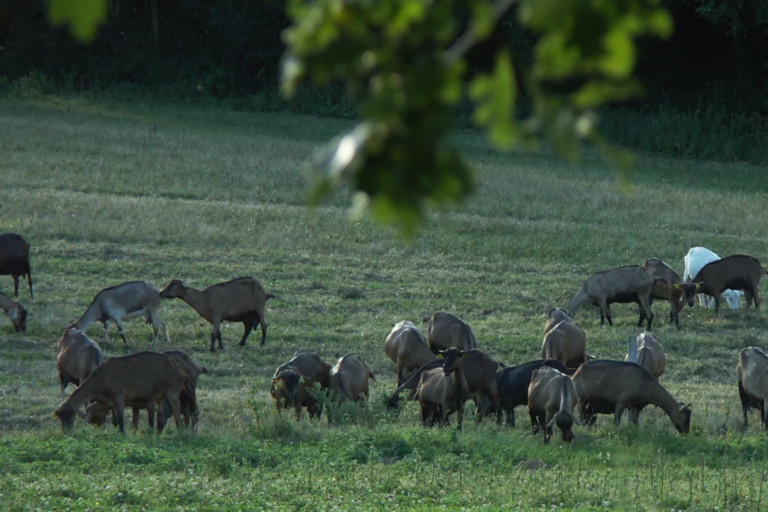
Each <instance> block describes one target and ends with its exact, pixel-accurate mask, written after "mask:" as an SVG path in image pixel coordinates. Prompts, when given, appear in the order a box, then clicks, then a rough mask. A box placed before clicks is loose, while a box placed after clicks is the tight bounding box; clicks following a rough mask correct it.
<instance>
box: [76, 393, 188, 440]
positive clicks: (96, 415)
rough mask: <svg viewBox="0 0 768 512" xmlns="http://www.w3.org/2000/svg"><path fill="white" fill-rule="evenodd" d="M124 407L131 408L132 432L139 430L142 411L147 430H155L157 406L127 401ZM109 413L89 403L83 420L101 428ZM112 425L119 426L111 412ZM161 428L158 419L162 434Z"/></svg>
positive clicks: (161, 425) (142, 401) (105, 407)
mask: <svg viewBox="0 0 768 512" xmlns="http://www.w3.org/2000/svg"><path fill="white" fill-rule="evenodd" d="M182 393H183V392H182ZM125 405H126V406H128V407H130V408H131V413H132V416H131V424H132V425H133V429H134V430H138V429H139V413H140V411H141V410H142V409H146V410H147V421H148V422H149V428H155V414H156V413H157V416H160V411H159V409H155V407H156V406H157V405H158V404H156V403H155V402H152V401H149V402H147V401H146V400H143V399H139V400H131V401H128V402H126V404H125ZM179 407H180V408H181V405H179ZM180 410H181V409H180ZM110 411H112V409H111V408H109V407H107V406H106V405H104V404H103V403H101V402H91V403H90V404H88V407H86V408H85V415H84V416H83V419H84V420H85V422H86V423H88V424H90V425H95V426H97V427H101V426H103V425H104V424H105V423H106V421H107V414H108V413H109V412H110ZM112 424H113V425H114V426H116V427H118V426H119V419H118V415H117V414H115V413H114V411H113V412H112ZM163 426H164V422H163V421H162V418H160V421H158V423H157V430H158V431H160V432H162V430H163Z"/></svg>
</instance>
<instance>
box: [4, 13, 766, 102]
mask: <svg viewBox="0 0 768 512" xmlns="http://www.w3.org/2000/svg"><path fill="white" fill-rule="evenodd" d="M664 3H665V4H666V7H667V8H668V9H669V10H670V12H671V13H672V15H673V17H674V21H675V30H674V35H673V36H672V37H671V38H670V39H668V40H666V41H660V40H656V39H650V38H649V39H648V40H647V41H644V42H642V43H641V53H640V60H639V66H638V76H639V78H640V79H641V81H642V82H643V83H644V84H645V86H646V89H647V95H646V98H645V99H646V100H648V102H647V103H646V105H651V106H653V105H659V104H670V105H676V106H679V107H694V106H696V105H700V104H701V102H703V101H717V102H721V103H723V104H724V105H725V106H727V107H728V108H732V109H736V110H740V111H750V112H752V113H759V114H768V98H767V97H766V90H768V87H767V85H768V44H765V41H766V36H768V2H764V1H762V0H666V1H665V2H664ZM287 25H288V20H287V18H286V15H285V1H284V0H265V1H244V0H162V1H161V0H122V1H121V0H111V2H110V9H109V17H108V20H107V22H106V24H105V25H104V26H103V27H102V29H101V30H100V32H99V34H98V36H97V38H96V40H95V42H94V43H93V44H92V45H89V46H83V45H81V44H79V43H77V42H74V41H73V40H72V39H71V37H70V36H69V35H68V33H67V32H65V30H64V29H61V28H52V27H51V26H50V24H49V23H48V20H47V11H46V3H45V2H44V1H42V0H0V79H2V78H4V79H5V80H6V81H7V82H10V83H13V82H15V81H17V80H18V79H20V78H21V77H24V76H27V75H29V74H30V73H33V72H37V73H42V74H43V75H44V76H45V77H46V78H47V79H48V80H49V82H50V83H51V84H52V85H54V86H56V87H65V88H68V89H71V90H75V91H77V90H94V89H96V90H98V89H103V88H107V87H110V86H112V85H115V84H132V85H134V86H137V87H139V88H145V89H146V90H149V91H154V92H156V93H159V94H173V95H177V96H178V95H182V96H183V95H187V94H188V95H196V94H197V95H214V96H217V97H236V96H242V95H249V94H255V93H259V92H263V91H275V90H277V87H278V85H277V84H278V79H279V67H280V58H281V55H282V53H283V49H284V46H283V43H282V41H281V32H282V30H283V29H284V28H285V27H286V26H287ZM527 37H528V36H526V35H525V34H521V33H519V31H517V30H516V22H515V20H514V13H510V14H509V15H508V17H507V19H505V20H503V22H502V23H501V28H500V29H499V30H498V31H497V37H496V39H495V41H496V42H497V43H499V42H500V43H501V44H506V45H510V46H511V47H513V48H514V49H515V50H516V51H515V54H516V55H520V56H522V57H523V58H524V56H525V51H526V48H528V47H529V46H527V45H528V44H529V41H527V40H526V38H527ZM474 53H475V59H476V61H477V65H478V66H480V67H482V66H483V64H484V63H483V57H482V47H481V48H479V49H478V50H476V51H475V52H474Z"/></svg>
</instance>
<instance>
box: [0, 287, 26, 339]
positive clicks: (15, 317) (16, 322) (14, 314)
mask: <svg viewBox="0 0 768 512" xmlns="http://www.w3.org/2000/svg"><path fill="white" fill-rule="evenodd" d="M0 309H2V310H3V311H4V312H5V314H6V316H8V318H9V319H10V320H11V323H12V324H13V328H14V329H16V332H23V331H26V330H27V310H26V309H25V308H24V306H22V305H21V304H19V303H18V302H16V301H14V300H12V299H11V298H10V297H9V296H7V295H6V294H4V293H0Z"/></svg>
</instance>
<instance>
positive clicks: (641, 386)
mask: <svg viewBox="0 0 768 512" xmlns="http://www.w3.org/2000/svg"><path fill="white" fill-rule="evenodd" d="M573 384H574V385H575V386H576V393H577V394H578V395H579V408H580V409H581V417H582V420H583V421H584V423H586V424H588V425H593V424H594V422H595V414H596V413H599V414H613V415H614V423H615V424H616V426H618V425H619V422H620V421H621V415H622V414H623V413H624V409H630V410H631V411H632V412H633V415H632V418H631V419H632V422H633V423H635V424H637V422H638V420H639V415H640V412H641V411H642V410H643V408H644V407H645V406H646V405H648V404H653V405H655V406H657V407H661V408H662V409H663V410H664V412H666V413H667V416H669V419H671V420H672V423H673V424H674V425H675V428H677V430H678V431H679V432H681V433H683V434H687V433H688V431H689V430H690V427H691V409H690V404H689V405H685V404H682V403H679V402H677V401H676V400H675V399H674V398H672V395H670V394H669V392H668V391H667V390H666V389H664V388H663V387H662V386H661V384H659V383H658V382H656V381H655V380H654V379H653V377H651V375H650V374H649V373H648V372H647V371H646V370H645V368H643V367H642V366H640V365H638V364H635V363H625V362H623V361H590V362H588V363H584V364H583V365H581V366H580V367H579V369H578V370H576V372H575V373H574V374H573Z"/></svg>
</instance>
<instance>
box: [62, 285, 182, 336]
mask: <svg viewBox="0 0 768 512" xmlns="http://www.w3.org/2000/svg"><path fill="white" fill-rule="evenodd" d="M159 307H160V292H159V291H158V290H157V288H155V287H154V286H152V285H151V284H150V283H148V282H146V281H129V282H127V283H122V284H118V285H116V286H111V287H109V288H104V289H103V290H101V291H100V292H99V293H97V294H96V297H94V298H93V301H91V304H90V305H89V306H88V309H86V310H85V313H83V316H81V317H80V318H79V319H78V320H77V321H76V322H75V323H73V324H71V325H70V326H69V327H70V328H73V329H78V330H81V331H85V330H86V329H88V327H90V325H91V324H92V323H94V322H101V323H102V324H103V325H104V342H105V343H109V337H108V335H107V324H108V323H109V322H110V321H111V322H114V324H115V325H116V326H117V328H118V330H119V331H120V337H122V338H123V343H126V344H127V343H128V340H127V339H126V337H125V329H124V327H123V320H128V319H131V318H137V317H143V318H145V319H146V321H147V323H149V324H151V325H152V332H153V334H152V348H155V347H157V332H158V330H160V331H162V333H163V337H164V338H165V342H166V343H170V340H169V339H168V331H167V330H166V329H165V324H164V323H163V321H162V320H160V317H159V316H157V309H158V308H159Z"/></svg>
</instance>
